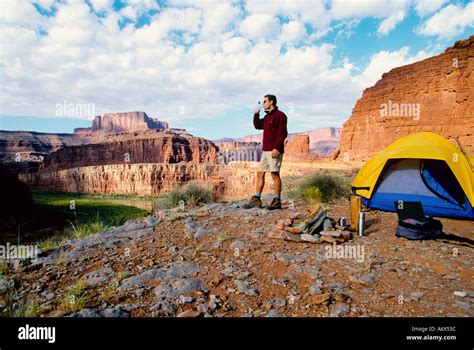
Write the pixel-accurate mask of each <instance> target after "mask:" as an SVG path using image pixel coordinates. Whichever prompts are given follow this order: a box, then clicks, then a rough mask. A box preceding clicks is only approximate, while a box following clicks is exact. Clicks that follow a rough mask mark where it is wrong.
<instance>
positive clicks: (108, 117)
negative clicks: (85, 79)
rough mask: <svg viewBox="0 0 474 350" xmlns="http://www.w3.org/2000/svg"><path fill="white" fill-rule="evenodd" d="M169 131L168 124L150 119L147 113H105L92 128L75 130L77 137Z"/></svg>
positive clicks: (95, 121) (97, 118) (93, 123)
mask: <svg viewBox="0 0 474 350" xmlns="http://www.w3.org/2000/svg"><path fill="white" fill-rule="evenodd" d="M150 129H155V130H163V129H168V123H166V122H162V121H159V120H157V119H154V118H150V117H149V116H148V115H147V114H146V113H145V112H125V113H105V114H104V116H103V117H101V116H100V115H98V116H97V117H95V118H94V120H93V121H92V126H91V127H90V128H77V129H74V133H75V134H76V135H81V136H83V135H87V134H89V133H122V132H133V131H139V130H150Z"/></svg>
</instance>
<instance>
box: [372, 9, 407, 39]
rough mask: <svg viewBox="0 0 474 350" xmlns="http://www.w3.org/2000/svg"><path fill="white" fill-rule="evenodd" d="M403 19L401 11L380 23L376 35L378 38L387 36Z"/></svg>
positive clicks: (403, 15) (403, 14)
mask: <svg viewBox="0 0 474 350" xmlns="http://www.w3.org/2000/svg"><path fill="white" fill-rule="evenodd" d="M404 18H405V13H404V12H403V11H402V10H399V11H398V12H397V14H395V15H392V16H390V17H388V18H386V19H385V20H383V21H382V23H380V26H379V28H378V30H377V33H378V34H379V35H380V36H384V35H387V34H388V33H390V32H391V31H392V30H393V29H394V28H395V27H396V25H397V24H398V23H400V22H401V21H403V19H404Z"/></svg>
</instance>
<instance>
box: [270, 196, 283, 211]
mask: <svg viewBox="0 0 474 350" xmlns="http://www.w3.org/2000/svg"><path fill="white" fill-rule="evenodd" d="M266 208H267V209H268V210H275V209H281V200H280V198H273V200H272V203H271V204H270V205H268V206H266Z"/></svg>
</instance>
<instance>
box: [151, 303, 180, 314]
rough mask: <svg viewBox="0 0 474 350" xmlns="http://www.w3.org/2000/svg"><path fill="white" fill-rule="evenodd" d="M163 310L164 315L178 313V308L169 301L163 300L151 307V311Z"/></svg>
mask: <svg viewBox="0 0 474 350" xmlns="http://www.w3.org/2000/svg"><path fill="white" fill-rule="evenodd" d="M155 310H162V311H163V312H164V313H166V314H169V315H173V314H174V313H175V312H176V306H174V305H173V304H171V303H170V302H169V301H167V300H161V301H159V302H157V303H155V304H154V305H153V306H152V307H151V311H155Z"/></svg>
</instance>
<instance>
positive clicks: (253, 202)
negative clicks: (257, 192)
mask: <svg viewBox="0 0 474 350" xmlns="http://www.w3.org/2000/svg"><path fill="white" fill-rule="evenodd" d="M261 207H262V201H261V200H260V197H258V196H252V198H250V201H249V202H248V203H247V204H244V209H250V208H261Z"/></svg>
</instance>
